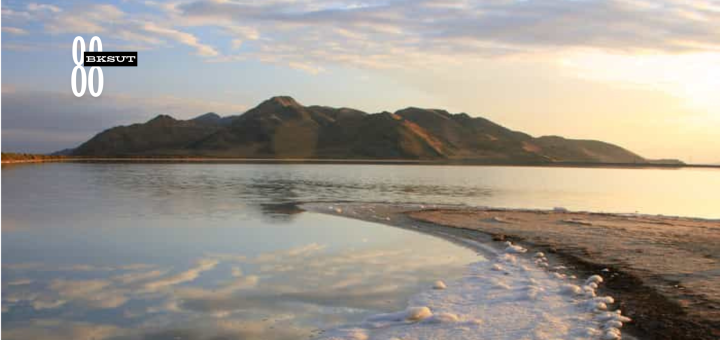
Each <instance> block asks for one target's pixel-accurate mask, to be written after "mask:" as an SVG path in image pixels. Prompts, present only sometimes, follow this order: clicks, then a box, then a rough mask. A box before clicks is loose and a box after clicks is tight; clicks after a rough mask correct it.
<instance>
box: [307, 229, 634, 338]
mask: <svg viewBox="0 0 720 340" xmlns="http://www.w3.org/2000/svg"><path fill="white" fill-rule="evenodd" d="M526 251H527V250H526V249H525V248H522V247H520V246H517V245H513V244H512V243H509V242H508V243H507V244H506V248H505V249H504V251H502V252H501V253H500V254H496V255H497V256H495V258H494V259H492V260H488V261H482V262H477V263H474V264H472V265H470V266H469V268H468V272H467V274H466V275H465V276H464V277H463V278H462V279H460V280H457V281H453V282H452V283H451V285H452V288H453V289H451V290H447V289H439V288H437V287H440V286H442V287H443V288H444V287H445V286H446V285H445V283H444V282H442V281H437V282H435V284H434V285H433V288H435V289H428V290H427V291H424V292H422V293H420V294H418V295H417V296H415V297H413V298H412V299H411V300H410V302H409V306H411V307H409V308H407V309H406V310H405V311H401V312H396V313H384V314H377V315H373V316H370V317H368V318H366V319H365V321H363V322H362V323H360V324H355V325H347V326H344V327H340V328H337V329H333V330H330V331H328V332H326V333H325V334H324V335H323V336H321V337H320V339H349V340H365V339H368V340H370V339H458V340H463V339H466V340H472V339H507V340H511V339H528V340H532V339H534V340H547V339H594V340H600V339H607V340H615V339H620V338H621V332H620V329H621V328H622V326H623V323H624V322H628V321H630V319H629V318H627V317H625V316H623V315H622V313H621V312H620V311H619V310H617V311H609V309H611V305H612V304H613V303H615V301H614V299H613V298H612V297H609V296H597V291H596V289H597V286H598V285H599V284H601V283H602V282H603V278H602V277H601V276H599V275H593V276H590V277H589V278H587V280H584V281H580V282H577V280H575V279H571V278H569V277H565V276H564V274H559V273H556V272H550V271H548V270H547V269H546V268H547V267H548V260H547V258H545V255H544V254H542V253H536V254H535V255H534V256H530V255H526V254H525V252H526ZM440 283H442V285H440Z"/></svg>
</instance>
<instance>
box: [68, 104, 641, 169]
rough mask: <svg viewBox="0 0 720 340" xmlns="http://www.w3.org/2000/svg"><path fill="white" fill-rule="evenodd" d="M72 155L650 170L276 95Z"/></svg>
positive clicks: (602, 148) (457, 117)
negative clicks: (240, 109) (234, 112)
mask: <svg viewBox="0 0 720 340" xmlns="http://www.w3.org/2000/svg"><path fill="white" fill-rule="evenodd" d="M72 154H73V155H75V156H96V157H130V156H142V157H151V156H161V157H167V156H181V157H185V156H193V157H236V158H238V157H239V158H298V159H304V158H307V159H378V160H388V159H406V160H448V161H453V160H475V161H482V162H486V163H558V162H575V163H641V164H645V163H650V162H651V161H650V160H647V159H645V158H643V157H641V156H639V155H637V154H635V153H633V152H631V151H629V150H626V149H624V148H622V147H620V146H617V145H614V144H610V143H607V142H602V141H596V140H577V139H567V138H564V137H560V136H541V137H533V136H530V135H529V134H526V133H523V132H520V131H514V130H511V129H508V128H506V127H504V126H502V125H499V124H496V123H494V122H492V121H490V120H488V119H485V118H482V117H471V116H470V115H468V114H466V113H450V112H448V111H446V110H441V109H423V108H418V107H407V108H404V109H400V110H397V111H395V112H388V111H383V112H379V113H367V112H364V111H361V110H356V109H352V108H347V107H342V108H333V107H329V106H319V105H312V106H304V105H302V104H300V103H299V102H297V101H296V100H295V99H294V98H292V97H290V96H275V97H272V98H270V99H267V100H265V101H263V102H262V103H260V104H259V105H257V106H256V107H254V108H252V109H250V110H248V111H246V112H245V113H243V114H241V115H238V116H228V117H221V116H220V115H218V114H216V113H213V112H208V113H206V114H203V115H200V116H197V117H195V118H192V119H189V120H178V119H175V118H173V117H171V116H169V115H158V116H156V117H154V118H152V119H150V120H149V121H147V122H145V123H139V124H132V125H128V126H117V127H113V128H110V129H107V130H104V131H102V132H100V133H98V134H97V135H95V136H94V137H92V138H91V139H90V140H88V141H86V142H85V143H83V144H82V145H80V146H79V147H77V148H76V149H75V150H73V152H72Z"/></svg>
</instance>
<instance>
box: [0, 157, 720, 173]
mask: <svg viewBox="0 0 720 340" xmlns="http://www.w3.org/2000/svg"><path fill="white" fill-rule="evenodd" d="M54 162H58V163H213V164H222V163H227V164H376V165H434V166H498V167H502V166H510V167H541V168H544V167H548V168H591V169H592V168H599V169H667V170H676V169H683V168H697V169H720V165H714V164H653V163H645V164H644V163H580V162H558V163H526V162H497V161H484V160H414V159H332V158H328V159H322V158H286V159H277V158H212V157H92V158H83V157H67V158H60V159H28V160H3V161H2V164H24V163H54Z"/></svg>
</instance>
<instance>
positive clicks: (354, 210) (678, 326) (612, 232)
mask: <svg viewBox="0 0 720 340" xmlns="http://www.w3.org/2000/svg"><path fill="white" fill-rule="evenodd" d="M303 208H306V209H308V210H312V211H318V212H323V213H330V214H335V215H341V216H346V217H351V218H358V219H363V220H367V221H372V222H378V223H384V224H389V225H394V226H398V227H403V228H408V229H414V230H418V231H421V232H426V233H431V234H435V235H437V236H441V237H445V238H449V239H452V240H454V241H457V240H458V239H460V240H462V239H467V240H473V241H480V242H485V243H488V244H497V247H503V246H504V245H503V242H504V241H507V240H509V241H512V242H514V243H518V244H521V245H522V246H523V247H527V248H529V249H530V251H532V252H535V251H542V252H545V253H546V254H548V259H549V260H550V262H551V265H550V268H552V267H558V266H566V267H568V268H569V270H570V271H571V272H573V273H574V274H575V275H577V276H578V277H587V276H589V275H593V274H600V275H602V276H603V278H604V279H605V282H604V284H603V285H602V286H601V288H600V291H599V292H601V293H602V294H604V295H610V296H613V297H614V298H615V303H614V304H613V306H612V309H616V308H617V309H621V310H622V313H623V314H624V315H627V316H629V317H630V318H631V319H632V320H633V321H632V322H630V323H629V324H628V325H626V326H625V328H624V329H623V333H628V334H632V335H633V336H636V337H638V338H640V339H698V340H704V339H718V338H720V262H718V260H719V258H720V221H717V220H702V219H694V218H683V217H666V216H649V215H634V214H633V215H631V214H606V213H590V212H570V211H566V210H565V209H561V208H559V209H555V210H552V211H539V210H511V209H491V208H458V207H439V206H423V205H392V204H360V203H344V204H333V205H330V206H329V205H328V204H326V203H323V204H317V203H316V204H307V205H303ZM499 241H502V242H499Z"/></svg>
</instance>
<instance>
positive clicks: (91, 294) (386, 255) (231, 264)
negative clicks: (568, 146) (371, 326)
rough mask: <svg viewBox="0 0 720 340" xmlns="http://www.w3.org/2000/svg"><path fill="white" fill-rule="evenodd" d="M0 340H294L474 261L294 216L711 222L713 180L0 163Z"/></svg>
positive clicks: (405, 169) (366, 228)
mask: <svg viewBox="0 0 720 340" xmlns="http://www.w3.org/2000/svg"><path fill="white" fill-rule="evenodd" d="M2 184H3V186H2V225H3V230H2V236H3V238H2V277H3V280H2V288H3V295H2V321H3V323H2V330H3V335H4V336H5V337H6V338H8V339H105V338H112V339H116V338H117V339H127V338H146V339H224V338H241V339H269V340H274V339H298V338H308V337H311V336H313V335H314V334H317V331H318V330H319V329H324V328H328V327H332V326H335V325H339V324H343V323H348V322H355V321H359V320H361V319H362V318H364V317H365V316H367V315H368V314H374V313H377V312H384V311H394V310H399V309H402V308H404V306H405V303H406V301H407V299H408V298H409V297H410V296H411V295H413V294H415V293H417V292H419V291H420V290H423V289H427V288H428V287H429V286H430V285H431V283H432V282H433V281H435V280H437V279H452V278H454V277H458V276H460V275H461V274H462V273H463V270H464V268H465V266H466V265H467V264H468V263H470V262H474V261H478V260H482V258H481V257H479V256H478V255H476V254H475V253H474V252H473V251H471V250H469V249H467V248H464V247H461V246H459V245H456V244H453V243H450V242H448V241H446V240H442V239H438V238H434V237H430V236H426V235H423V234H418V233H415V232H412V231H407V230H402V229H397V228H393V227H387V226H382V225H378V224H373V223H367V222H361V221H356V220H350V219H344V218H340V217H334V216H326V215H321V214H316V213H308V212H303V213H297V212H296V211H293V210H292V209H287V208H288V207H289V205H287V204H285V203H289V202H308V201H314V202H317V201H327V202H333V201H338V200H342V201H368V202H382V201H385V202H408V203H423V204H428V203H443V204H465V205H476V206H477V205H484V206H500V207H520V208H552V207H556V206H563V207H566V208H569V209H573V210H575V209H577V210H592V211H610V212H635V211H638V212H642V213H651V214H658V213H661V214H667V215H683V216H696V217H709V218H720V209H718V208H719V207H720V172H719V171H716V170H704V169H690V170H688V169H684V170H648V169H645V170H632V169H576V168H525V167H523V168H520V167H470V166H458V167H453V166H410V165H402V166H394V165H266V164H74V163H62V164H61V163H48V164H33V165H18V166H3V169H2Z"/></svg>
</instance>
